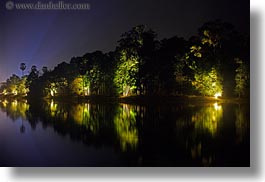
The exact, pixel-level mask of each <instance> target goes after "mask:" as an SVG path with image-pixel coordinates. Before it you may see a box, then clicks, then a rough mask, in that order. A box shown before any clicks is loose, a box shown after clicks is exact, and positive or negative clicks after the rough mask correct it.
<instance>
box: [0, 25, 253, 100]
mask: <svg viewBox="0 0 265 182" xmlns="http://www.w3.org/2000/svg"><path fill="white" fill-rule="evenodd" d="M249 45H250V43H249V35H247V36H244V35H242V34H240V33H239V32H237V31H236V30H235V29H234V27H233V26H232V25H231V24H229V23H225V22H222V21H220V20H216V21H212V22H208V23H205V24H204V25H203V26H202V27H201V28H199V29H198V33H197V35H195V36H192V37H191V38H189V39H188V40H185V39H184V38H182V37H178V36H174V37H171V38H167V39H163V40H158V39H157V34H156V33H155V32H154V31H153V30H152V29H148V28H147V27H146V26H144V25H139V26H136V27H134V28H132V29H131V30H129V31H127V32H125V33H124V34H122V36H121V39H120V40H119V41H118V46H117V47H116V49H115V51H112V52H108V53H103V52H101V51H96V52H92V53H87V54H85V55H83V56H81V57H73V58H71V60H70V61H69V62H68V63H67V62H62V63H60V64H58V65H57V66H56V67H55V68H54V69H52V70H50V69H48V68H47V67H45V66H44V67H43V68H42V69H41V70H40V69H38V68H37V67H36V66H35V65H33V66H32V67H31V69H30V71H29V74H27V75H24V71H25V70H26V69H27V65H26V63H21V64H20V69H21V71H22V74H21V77H19V76H17V75H15V74H13V75H12V76H11V77H10V78H8V79H7V80H6V82H4V83H2V85H1V88H0V93H1V95H2V96H11V97H15V96H16V97H24V96H27V97H34V98H36V97H37V98H42V97H48V98H51V97H65V96H67V97H68V96H79V97H85V96H91V95H104V96H132V95H145V96H149V95H153V96H181V95H203V96H216V97H218V96H225V97H234V96H237V97H248V96H249V84H250V83H249V75H250V74H249V69H250V68H249V67H250V63H249V62H250V61H249V60H250V51H249V49H250V47H249Z"/></svg>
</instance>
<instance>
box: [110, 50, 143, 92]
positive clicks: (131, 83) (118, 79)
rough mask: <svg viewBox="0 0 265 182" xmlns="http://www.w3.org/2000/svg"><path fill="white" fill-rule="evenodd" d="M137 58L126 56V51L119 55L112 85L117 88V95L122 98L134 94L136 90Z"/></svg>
mask: <svg viewBox="0 0 265 182" xmlns="http://www.w3.org/2000/svg"><path fill="white" fill-rule="evenodd" d="M138 60H139V57H136V56H133V55H131V56H130V57H128V56H127V52H126V51H122V52H121V55H120V63H119V64H118V66H117V69H116V72H115V78H114V83H115V84H116V86H117V88H118V93H120V94H122V95H123V96H128V95H129V94H132V93H135V91H136V89H137V85H136V84H137V80H138V79H139V78H138V73H139V61H138Z"/></svg>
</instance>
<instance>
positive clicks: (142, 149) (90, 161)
mask: <svg viewBox="0 0 265 182" xmlns="http://www.w3.org/2000/svg"><path fill="white" fill-rule="evenodd" d="M0 108H1V111H0V166H249V165H250V143H249V142H250V134H249V105H248V104H220V103H208V104H201V103H200V104H199V103H198V104H182V105H165V104H161V105H142V106H141V105H129V104H122V103H120V104H106V103H105V104H103V103H101V104H95V103H81V104H66V103H60V102H56V101H50V102H42V103H28V102H27V101H16V100H13V101H7V100H2V101H1V102H0Z"/></svg>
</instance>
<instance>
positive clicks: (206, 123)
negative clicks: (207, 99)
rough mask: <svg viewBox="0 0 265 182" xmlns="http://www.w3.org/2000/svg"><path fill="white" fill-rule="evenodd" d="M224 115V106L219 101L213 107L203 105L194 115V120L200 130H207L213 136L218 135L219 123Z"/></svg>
mask: <svg viewBox="0 0 265 182" xmlns="http://www.w3.org/2000/svg"><path fill="white" fill-rule="evenodd" d="M222 117H223V108H222V106H221V105H218V103H215V104H214V105H213V106H212V107H203V108H202V109H201V110H200V111H198V112H196V113H195V114H194V115H193V116H192V122H194V124H195V128H196V129H198V130H202V131H204V130H207V131H208V132H209V133H210V134H211V135H212V136H215V135H216V132H217V129H218V123H219V122H220V121H221V119H222Z"/></svg>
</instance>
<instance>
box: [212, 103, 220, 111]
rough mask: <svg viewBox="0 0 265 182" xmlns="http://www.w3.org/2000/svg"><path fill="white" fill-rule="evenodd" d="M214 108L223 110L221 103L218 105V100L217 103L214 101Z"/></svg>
mask: <svg viewBox="0 0 265 182" xmlns="http://www.w3.org/2000/svg"><path fill="white" fill-rule="evenodd" d="M213 106H214V109H215V110H216V111H219V110H221V109H222V106H220V105H218V103H217V102H216V103H214V105H213Z"/></svg>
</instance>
